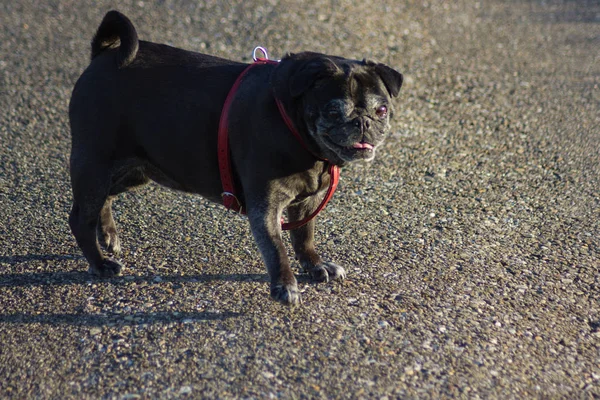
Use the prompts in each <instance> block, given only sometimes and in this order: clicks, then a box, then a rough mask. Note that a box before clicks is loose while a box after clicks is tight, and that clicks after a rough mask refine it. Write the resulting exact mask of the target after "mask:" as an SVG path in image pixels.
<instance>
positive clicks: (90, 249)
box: [69, 158, 123, 277]
mask: <svg viewBox="0 0 600 400" xmlns="http://www.w3.org/2000/svg"><path fill="white" fill-rule="evenodd" d="M110 182H111V176H110V168H109V167H108V166H107V165H106V164H105V163H102V162H97V161H95V160H93V159H89V158H88V159H81V158H77V159H74V158H71V183H72V186H73V208H72V209H71V215H70V216H69V225H70V227H71V231H72V232H73V235H74V236H75V240H77V244H78V245H79V247H80V248H81V250H82V252H83V255H84V256H85V258H86V259H87V261H88V263H89V265H90V267H89V271H90V272H91V273H92V274H94V275H98V276H102V277H112V276H115V275H119V274H120V273H121V269H122V268H123V265H122V264H121V263H119V262H118V261H116V260H114V259H111V258H106V257H104V256H103V255H102V251H101V250H100V246H99V245H98V238H97V232H96V231H97V228H98V221H99V220H100V214H101V211H102V208H103V207H104V204H105V202H106V200H107V198H108V194H109V190H110Z"/></svg>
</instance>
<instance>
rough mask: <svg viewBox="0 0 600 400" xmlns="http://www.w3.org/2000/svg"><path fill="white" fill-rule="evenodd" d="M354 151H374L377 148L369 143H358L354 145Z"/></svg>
mask: <svg viewBox="0 0 600 400" xmlns="http://www.w3.org/2000/svg"><path fill="white" fill-rule="evenodd" d="M352 148H353V149H356V150H359V151H360V150H363V151H365V150H366V151H373V149H375V146H373V145H372V144H371V143H367V142H364V141H363V142H356V143H354V144H353V145H352Z"/></svg>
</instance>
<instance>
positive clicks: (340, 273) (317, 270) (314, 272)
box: [308, 261, 346, 282]
mask: <svg viewBox="0 0 600 400" xmlns="http://www.w3.org/2000/svg"><path fill="white" fill-rule="evenodd" d="M308 273H309V274H310V276H311V278H312V279H313V280H314V281H316V282H329V281H330V280H334V279H339V280H343V279H346V270H345V269H344V268H342V267H340V266H339V265H337V264H334V263H332V262H327V261H324V262H322V263H320V264H319V265H315V266H314V267H312V268H311V269H309V270H308Z"/></svg>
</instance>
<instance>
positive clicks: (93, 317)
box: [0, 254, 310, 326]
mask: <svg viewBox="0 0 600 400" xmlns="http://www.w3.org/2000/svg"><path fill="white" fill-rule="evenodd" d="M80 259H83V257H82V256H80V255H69V254H66V255H60V254H28V255H16V256H0V265H4V266H6V265H7V264H8V265H17V264H23V263H28V262H32V261H73V260H80ZM2 272H4V271H1V270H0V290H1V289H2V288H3V287H5V288H6V287H24V288H29V287H36V286H64V285H87V284H89V283H99V282H100V283H107V284H111V285H117V286H118V285H126V284H130V283H143V282H146V283H150V284H162V283H165V282H172V283H178V284H186V283H198V282H212V281H224V282H264V283H268V282H269V276H268V275H267V274H266V273H265V274H194V275H165V274H160V275H145V276H140V275H125V276H118V277H114V278H98V277H94V276H92V275H90V274H89V273H88V272H87V271H81V270H77V271H57V272H16V273H2ZM298 281H299V282H309V281H310V279H309V278H308V276H307V275H306V274H303V275H299V276H298ZM241 315H242V314H240V313H237V312H228V311H225V312H177V311H176V310H174V311H172V312H147V313H130V314H119V313H111V314H89V313H85V312H81V313H74V314H60V313H57V314H27V313H0V323H15V324H18V323H41V324H48V325H64V324H67V325H79V326H103V325H110V324H119V325H141V324H169V323H173V322H182V323H191V322H194V321H210V320H225V319H228V318H235V317H239V316H241Z"/></svg>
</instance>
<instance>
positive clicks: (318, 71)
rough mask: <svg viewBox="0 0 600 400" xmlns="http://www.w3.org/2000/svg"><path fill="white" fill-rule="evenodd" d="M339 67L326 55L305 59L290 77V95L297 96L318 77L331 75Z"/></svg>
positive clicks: (322, 77)
mask: <svg viewBox="0 0 600 400" xmlns="http://www.w3.org/2000/svg"><path fill="white" fill-rule="evenodd" d="M338 71H339V68H338V66H337V65H335V63H334V62H333V61H331V60H330V59H328V58H326V57H319V58H315V59H312V60H307V61H306V62H305V63H304V64H303V65H302V66H300V68H298V70H297V71H296V72H295V73H294V74H293V75H292V76H291V78H290V82H289V85H290V95H291V96H292V97H298V96H300V95H302V94H303V93H304V92H306V91H307V90H308V89H310V88H311V87H312V86H313V85H314V84H315V82H317V81H318V80H320V79H324V78H328V77H331V76H333V75H334V74H335V73H336V72H338Z"/></svg>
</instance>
